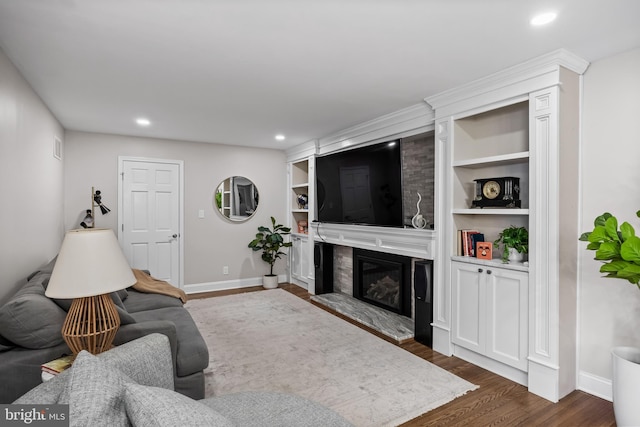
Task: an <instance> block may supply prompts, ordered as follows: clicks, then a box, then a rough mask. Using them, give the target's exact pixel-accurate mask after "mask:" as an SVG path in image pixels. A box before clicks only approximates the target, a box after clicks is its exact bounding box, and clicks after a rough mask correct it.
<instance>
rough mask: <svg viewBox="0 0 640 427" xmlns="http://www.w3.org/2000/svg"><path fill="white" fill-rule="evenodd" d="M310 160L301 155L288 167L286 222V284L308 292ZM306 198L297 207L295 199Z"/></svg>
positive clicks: (311, 202)
mask: <svg viewBox="0 0 640 427" xmlns="http://www.w3.org/2000/svg"><path fill="white" fill-rule="evenodd" d="M314 165H315V162H314V156H313V155H304V156H300V157H298V158H295V159H291V160H290V161H289V163H288V179H289V183H288V189H287V191H288V195H289V196H288V219H287V225H288V226H289V227H291V236H290V239H291V240H290V241H291V243H292V246H291V247H290V248H289V281H290V282H291V283H294V284H296V285H298V286H301V287H303V288H304V289H307V290H309V292H312V293H313V291H312V289H310V288H312V287H313V285H314V282H313V275H314V274H313V273H314V270H313V268H312V266H313V260H312V255H313V238H310V237H309V231H310V230H311V227H310V225H311V221H313V218H314V215H313V212H314V210H313V206H314V205H315V200H314V198H315V196H314V182H315V179H314V176H315V173H314ZM301 195H304V196H306V199H307V203H306V204H301V203H299V200H298V199H299V196H301Z"/></svg>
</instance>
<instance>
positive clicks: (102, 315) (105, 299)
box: [62, 294, 120, 355]
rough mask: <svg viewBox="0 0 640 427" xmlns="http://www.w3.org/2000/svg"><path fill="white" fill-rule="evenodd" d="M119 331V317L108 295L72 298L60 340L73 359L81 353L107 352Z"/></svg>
mask: <svg viewBox="0 0 640 427" xmlns="http://www.w3.org/2000/svg"><path fill="white" fill-rule="evenodd" d="M119 327H120V315H119V314H118V311H117V310H116V305H115V304H114V303H113V300H112V299H111V297H110V296H109V294H103V295H97V296H94V297H84V298H76V299H74V300H73V302H72V303H71V308H70V309H69V312H68V313H67V317H66V319H65V321H64V325H62V337H63V338H64V340H65V342H66V343H67V345H68V346H69V348H70V349H71V351H72V352H73V354H74V355H76V354H78V353H80V351H81V350H87V351H88V352H89V353H91V354H99V353H102V352H103V351H106V350H109V349H110V348H111V345H112V343H113V339H114V338H115V336H116V332H118V328H119Z"/></svg>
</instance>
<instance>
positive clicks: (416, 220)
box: [411, 193, 427, 228]
mask: <svg viewBox="0 0 640 427" xmlns="http://www.w3.org/2000/svg"><path fill="white" fill-rule="evenodd" d="M421 201H422V196H421V195H420V193H418V203H416V207H417V208H418V212H417V213H416V214H415V215H414V216H413V218H411V225H413V227H414V228H425V227H426V226H427V220H426V219H424V217H423V216H422V215H421V214H420V202H421Z"/></svg>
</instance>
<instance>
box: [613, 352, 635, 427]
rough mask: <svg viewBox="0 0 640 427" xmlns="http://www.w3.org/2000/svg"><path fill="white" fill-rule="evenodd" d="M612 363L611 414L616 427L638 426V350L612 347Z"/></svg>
mask: <svg viewBox="0 0 640 427" xmlns="http://www.w3.org/2000/svg"><path fill="white" fill-rule="evenodd" d="M611 359H612V362H613V378H612V379H611V382H612V387H613V412H614V413H615V416H616V423H617V424H618V426H640V405H638V392H640V348H636V347H614V348H613V350H611Z"/></svg>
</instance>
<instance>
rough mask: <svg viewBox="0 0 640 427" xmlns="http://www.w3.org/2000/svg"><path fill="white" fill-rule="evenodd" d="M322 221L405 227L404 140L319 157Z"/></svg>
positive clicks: (317, 185)
mask: <svg viewBox="0 0 640 427" xmlns="http://www.w3.org/2000/svg"><path fill="white" fill-rule="evenodd" d="M316 189H317V191H316V194H317V200H316V201H317V204H316V206H317V208H318V221H320V222H330V223H341V224H363V225H380V226H391V227H402V226H403V217H402V215H403V213H402V158H401V151H400V141H390V142H384V143H380V144H375V145H369V146H366V147H360V148H355V149H353V150H348V151H342V152H339V153H335V154H328V155H326V156H322V157H318V158H316Z"/></svg>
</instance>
